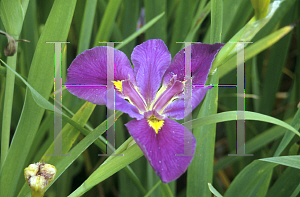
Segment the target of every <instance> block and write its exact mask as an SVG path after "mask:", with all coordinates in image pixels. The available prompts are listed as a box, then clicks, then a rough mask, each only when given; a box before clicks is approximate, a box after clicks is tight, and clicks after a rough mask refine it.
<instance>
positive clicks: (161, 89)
mask: <svg viewBox="0 0 300 197" xmlns="http://www.w3.org/2000/svg"><path fill="white" fill-rule="evenodd" d="M167 88H168V86H162V87H161V88H160V89H159V90H158V92H157V93H156V95H155V98H154V101H153V102H152V103H151V105H150V107H149V108H148V110H152V108H153V105H154V103H155V102H156V101H157V99H158V98H159V97H160V96H161V95H162V94H163V93H164V91H166V89H167Z"/></svg>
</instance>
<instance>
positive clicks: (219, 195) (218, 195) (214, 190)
mask: <svg viewBox="0 0 300 197" xmlns="http://www.w3.org/2000/svg"><path fill="white" fill-rule="evenodd" d="M207 184H208V188H209V190H210V191H211V193H213V194H214V195H215V196H216V197H222V195H221V194H220V193H219V192H218V191H217V190H216V189H215V188H214V186H212V184H211V183H207Z"/></svg>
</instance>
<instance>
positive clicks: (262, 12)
mask: <svg viewBox="0 0 300 197" xmlns="http://www.w3.org/2000/svg"><path fill="white" fill-rule="evenodd" d="M251 3H252V6H253V8H254V10H255V19H256V20H259V19H262V18H265V16H266V15H267V12H268V8H269V4H270V0H251Z"/></svg>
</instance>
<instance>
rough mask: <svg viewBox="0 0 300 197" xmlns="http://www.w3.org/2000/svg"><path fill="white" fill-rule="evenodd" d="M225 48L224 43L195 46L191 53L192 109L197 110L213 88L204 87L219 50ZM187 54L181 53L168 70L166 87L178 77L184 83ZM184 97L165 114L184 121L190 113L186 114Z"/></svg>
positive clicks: (174, 103) (168, 108)
mask: <svg viewBox="0 0 300 197" xmlns="http://www.w3.org/2000/svg"><path fill="white" fill-rule="evenodd" d="M223 46H224V44H222V43H216V44H213V45H210V44H193V45H192V51H191V53H192V54H191V55H192V57H191V63H192V65H191V69H192V73H191V74H192V76H191V77H192V109H191V110H190V112H191V111H192V110H193V109H195V108H196V107H197V106H198V105H199V103H200V102H201V100H202V99H203V98H204V96H205V94H206V92H207V90H208V89H209V88H211V87H212V86H204V85H205V82H206V79H207V76H208V73H209V71H210V68H211V65H212V63H213V61H214V59H215V56H216V55H217V53H218V52H219V50H220V49H221V48H222V47H223ZM184 68H185V53H184V49H182V50H181V51H179V52H178V53H177V54H176V55H175V57H174V58H173V60H172V63H171V65H170V67H169V68H168V69H167V71H166V73H165V75H164V77H163V84H164V85H166V84H168V83H169V82H170V80H171V79H172V78H173V77H174V76H175V75H176V76H177V79H178V80H180V81H184V78H185V70H184ZM184 109H185V107H184V95H183V94H181V95H180V96H179V98H178V99H177V100H175V101H173V102H172V103H170V104H169V105H168V106H167V107H166V108H165V109H164V112H163V114H164V115H166V116H170V117H171V118H174V119H177V120H179V119H183V118H184V116H185V115H186V114H188V113H189V111H186V113H184Z"/></svg>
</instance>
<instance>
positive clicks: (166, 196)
mask: <svg viewBox="0 0 300 197" xmlns="http://www.w3.org/2000/svg"><path fill="white" fill-rule="evenodd" d="M160 188H161V192H162V196H163V197H173V194H172V191H171V189H170V187H169V185H168V184H164V183H161V184H160Z"/></svg>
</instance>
